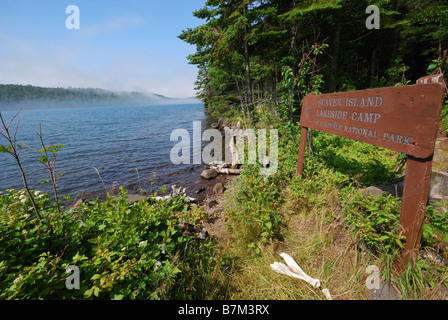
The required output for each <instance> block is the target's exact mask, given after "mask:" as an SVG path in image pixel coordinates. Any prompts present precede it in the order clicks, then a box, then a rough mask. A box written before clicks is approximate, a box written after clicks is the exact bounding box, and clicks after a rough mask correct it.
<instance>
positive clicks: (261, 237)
mask: <svg viewBox="0 0 448 320" xmlns="http://www.w3.org/2000/svg"><path fill="white" fill-rule="evenodd" d="M314 139H315V141H316V143H315V158H314V160H312V159H310V158H307V159H306V164H305V174H304V176H303V177H295V164H296V155H297V151H298V150H297V149H295V147H294V144H293V143H287V144H285V145H282V146H281V148H280V154H279V159H280V167H279V172H278V173H277V174H276V175H275V176H273V177H271V178H269V179H268V180H266V181H265V180H264V179H263V178H261V177H260V176H259V175H258V173H257V172H258V171H257V168H256V167H247V168H246V171H245V173H244V174H242V175H241V176H240V177H239V178H238V180H237V181H236V183H234V184H233V185H232V187H231V188H229V189H228V190H227V191H226V195H225V197H226V202H225V218H226V219H227V227H228V230H229V231H230V234H231V235H230V240H229V241H228V242H226V243H224V244H222V245H221V247H220V250H221V251H220V252H221V254H222V255H226V256H229V257H231V259H230V260H231V261H232V263H231V264H228V265H227V269H226V272H218V273H217V274H218V276H217V282H220V283H221V284H222V285H223V287H225V288H228V289H227V290H224V291H225V292H226V294H225V295H224V296H222V297H220V298H225V299H243V300H246V299H247V300H252V299H255V300H259V299H261V300H264V299H268V300H320V299H325V296H324V295H323V293H322V292H321V290H320V289H314V288H313V287H311V285H309V284H307V283H306V282H304V281H301V280H297V279H293V278H290V277H287V276H284V275H280V274H277V273H275V272H274V271H273V270H272V269H271V267H270V264H272V263H273V262H275V261H279V262H282V260H283V259H282V258H281V257H280V256H279V254H280V253H282V252H285V253H287V254H289V255H291V256H292V257H293V258H294V259H295V261H296V262H297V263H298V264H299V265H300V266H301V268H302V269H303V270H304V271H305V272H306V273H307V274H308V275H310V276H311V277H313V278H318V279H320V281H321V283H322V287H323V288H328V289H329V291H330V293H331V295H332V297H333V299H336V300H364V299H368V297H369V290H368V289H367V287H366V280H367V277H368V276H369V274H367V273H366V269H367V267H368V266H370V265H375V266H378V267H379V269H380V271H381V280H382V282H387V283H390V284H391V285H392V286H393V287H394V288H398V289H399V294H401V297H402V299H441V298H443V292H444V290H446V288H447V284H448V283H447V281H446V280H447V276H448V273H447V268H446V267H441V266H438V267H437V266H435V265H434V263H433V262H432V261H429V260H428V259H424V258H423V257H422V256H419V259H418V261H417V265H416V266H415V268H409V269H408V270H406V272H405V273H404V274H402V275H397V274H396V273H395V271H394V266H393V262H394V259H395V257H396V255H397V254H398V253H399V252H400V249H401V246H400V245H401V242H400V241H399V240H400V238H399V235H398V234H397V232H398V231H397V224H398V218H399V208H400V205H401V201H400V199H397V198H394V197H391V196H386V195H384V196H379V197H377V198H373V197H367V196H363V195H362V194H361V193H360V192H359V191H358V190H359V189H361V188H364V187H366V186H369V185H375V184H377V183H384V182H385V181H387V180H388V179H389V178H393V177H394V174H393V171H394V169H395V168H396V166H397V165H398V163H399V161H400V158H399V157H398V154H397V153H393V152H390V151H388V150H385V149H381V148H378V147H374V146H369V145H365V144H362V143H359V142H356V141H349V140H348V139H340V138H339V137H334V136H333V137H332V136H331V135H327V134H316V135H315V137H314ZM323 144H325V145H326V147H325V148H322V149H321V148H319V149H317V147H316V146H320V145H323ZM316 149H317V150H316ZM336 153H338V157H333V155H335V154H336ZM319 157H320V159H319ZM363 163H367V164H368V165H366V166H365V167H364V168H363V170H362V171H361V173H362V175H360V174H359V172H357V170H354V169H353V168H360V167H362V164H363ZM274 217H276V219H274ZM266 221H268V222H269V223H266ZM427 223H428V226H429V227H428V228H425V230H427V231H425V232H424V235H423V237H422V250H425V249H427V248H434V246H435V242H434V241H435V240H434V239H435V238H434V237H433V236H431V233H432V231H431V230H434V228H435V229H436V234H438V235H446V234H447V233H446V231H447V229H446V227H447V226H448V221H447V219H446V217H445V216H444V215H440V214H435V213H434V209H433V208H432V207H430V206H428V210H427ZM440 254H443V252H441V253H440Z"/></svg>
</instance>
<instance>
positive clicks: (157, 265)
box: [154, 261, 162, 271]
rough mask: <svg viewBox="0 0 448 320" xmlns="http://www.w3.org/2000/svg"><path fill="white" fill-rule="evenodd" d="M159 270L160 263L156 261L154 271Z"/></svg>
mask: <svg viewBox="0 0 448 320" xmlns="http://www.w3.org/2000/svg"><path fill="white" fill-rule="evenodd" d="M160 268H162V262H160V261H156V263H155V264H154V271H157V270H159V269H160Z"/></svg>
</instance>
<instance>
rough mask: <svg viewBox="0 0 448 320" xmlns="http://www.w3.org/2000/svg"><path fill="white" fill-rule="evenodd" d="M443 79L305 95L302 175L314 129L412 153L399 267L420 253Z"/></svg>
mask: <svg viewBox="0 0 448 320" xmlns="http://www.w3.org/2000/svg"><path fill="white" fill-rule="evenodd" d="M442 82H443V76H442V75H437V76H430V77H424V78H421V79H420V80H419V81H417V84H416V85H413V86H402V87H391V88H378V89H368V90H359V91H349V92H340V93H330V94H322V95H312V94H309V95H307V96H306V97H305V99H304V100H303V106H302V115H301V119H300V125H301V126H302V136H301V141H300V149H299V159H298V163H297V175H302V173H303V161H304V158H305V149H306V143H307V134H308V130H309V129H316V130H319V131H324V132H328V133H332V134H335V135H338V136H342V137H346V138H350V139H354V140H358V141H361V142H365V143H369V144H373V145H376V146H379V147H383V148H387V149H391V150H395V151H398V152H401V153H404V154H406V155H408V160H407V169H406V177H405V185H404V190H403V198H402V206H401V214H400V230H399V232H401V233H402V234H403V235H404V236H405V240H404V248H405V249H404V252H403V255H402V259H401V261H399V262H398V265H397V268H398V269H399V270H403V268H405V267H406V266H407V264H408V262H409V259H410V258H412V259H415V258H416V255H417V252H418V248H419V243H420V238H421V234H422V226H423V220H424V213H425V207H426V202H427V200H428V192H429V183H430V178H431V169H432V157H433V154H434V148H435V141H436V137H437V130H438V127H439V120H440V113H441V109H442V104H443V86H442Z"/></svg>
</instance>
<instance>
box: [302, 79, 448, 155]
mask: <svg viewBox="0 0 448 320" xmlns="http://www.w3.org/2000/svg"><path fill="white" fill-rule="evenodd" d="M441 88H442V87H441V85H440V84H439V83H432V84H424V85H414V86H403V87H392V88H380V89H369V90H359V91H349V92H341V93H331V94H323V95H307V96H306V97H305V99H304V101H303V107H302V116H301V119H300V125H301V126H302V127H307V128H310V129H316V130H319V131H324V132H328V133H332V134H335V135H338V136H342V137H346V138H350V139H354V140H358V141H362V142H366V143H370V144H373V145H376V146H380V147H384V148H387V149H391V150H395V151H398V152H402V153H405V154H408V155H412V156H414V157H417V158H427V157H429V156H431V155H432V154H433V152H434V145H435V139H436V135H437V129H438V123H439V119H440V112H441V108H442V103H443V93H442V89H441Z"/></svg>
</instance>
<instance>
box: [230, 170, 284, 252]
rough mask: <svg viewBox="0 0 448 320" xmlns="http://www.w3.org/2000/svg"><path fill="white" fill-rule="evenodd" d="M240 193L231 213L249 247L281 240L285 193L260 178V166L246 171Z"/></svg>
mask: <svg viewBox="0 0 448 320" xmlns="http://www.w3.org/2000/svg"><path fill="white" fill-rule="evenodd" d="M236 188H237V191H236V192H237V193H236V195H235V198H234V199H233V203H232V206H231V207H230V209H229V212H228V214H229V216H230V218H229V220H230V223H231V226H232V228H233V229H234V230H237V232H238V233H240V234H241V238H242V239H245V241H246V242H247V243H248V245H249V247H251V248H257V247H256V244H258V243H260V244H266V243H268V242H271V241H273V240H275V239H278V238H279V237H280V230H281V223H282V220H281V217H280V215H279V212H278V208H279V206H280V205H281V202H282V199H281V194H280V192H281V190H280V189H279V187H278V185H277V184H276V183H275V182H274V181H272V180H270V179H264V177H263V176H261V175H259V168H258V166H253V167H251V168H248V169H247V170H245V172H244V173H243V174H242V175H241V177H240V179H238V183H237V186H236Z"/></svg>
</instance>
